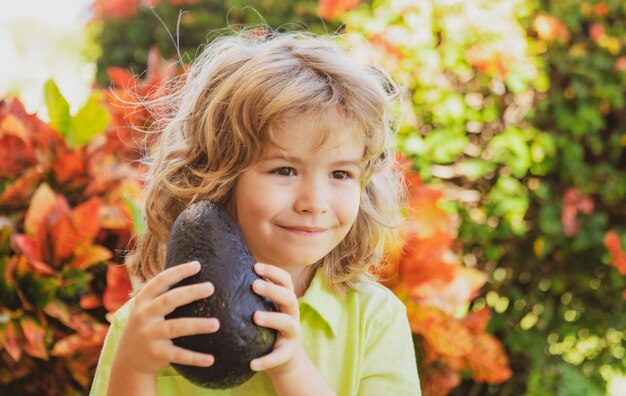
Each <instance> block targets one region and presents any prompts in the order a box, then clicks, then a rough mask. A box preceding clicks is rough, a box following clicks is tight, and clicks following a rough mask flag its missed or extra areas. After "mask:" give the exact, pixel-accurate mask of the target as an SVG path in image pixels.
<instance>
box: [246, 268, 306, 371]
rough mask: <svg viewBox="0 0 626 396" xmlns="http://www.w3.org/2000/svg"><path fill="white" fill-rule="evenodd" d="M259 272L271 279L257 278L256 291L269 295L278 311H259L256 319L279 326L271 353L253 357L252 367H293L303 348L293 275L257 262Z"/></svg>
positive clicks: (260, 322) (271, 325) (286, 369)
mask: <svg viewBox="0 0 626 396" xmlns="http://www.w3.org/2000/svg"><path fill="white" fill-rule="evenodd" d="M254 269H255V271H256V273H257V274H259V275H260V276H262V277H264V278H266V279H268V280H269V282H268V281H264V280H261V279H258V280H256V281H254V283H253V284H252V288H253V290H254V292H255V293H257V294H258V295H260V296H264V297H267V298H269V299H270V300H272V301H273V302H274V304H276V306H277V308H278V311H279V312H266V311H257V312H256V313H255V314H254V322H255V323H256V324H257V325H259V326H262V327H267V328H270V329H275V330H278V338H276V342H275V343H274V349H273V350H272V352H270V353H269V354H267V355H265V356H263V357H260V358H257V359H254V360H253V361H252V362H250V368H251V369H252V370H254V371H266V372H267V373H268V374H269V375H272V374H282V373H285V372H288V371H289V370H291V369H292V368H293V367H294V366H295V365H296V362H297V360H298V359H299V358H301V357H302V353H304V350H303V349H302V348H301V346H300V309H299V307H298V299H297V298H296V294H295V292H294V288H293V282H292V280H291V275H289V273H288V272H287V271H285V270H283V269H281V268H278V267H275V266H273V265H268V264H261V263H257V264H255V266H254Z"/></svg>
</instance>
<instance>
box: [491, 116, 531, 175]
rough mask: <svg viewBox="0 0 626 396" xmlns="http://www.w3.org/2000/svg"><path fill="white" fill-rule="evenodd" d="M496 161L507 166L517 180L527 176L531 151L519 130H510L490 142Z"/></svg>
mask: <svg viewBox="0 0 626 396" xmlns="http://www.w3.org/2000/svg"><path fill="white" fill-rule="evenodd" d="M488 147H489V148H490V149H491V150H493V152H494V161H496V162H500V163H503V164H505V165H506V166H507V167H508V168H509V169H510V170H511V172H512V173H513V175H515V177H517V178H522V177H524V176H526V173H527V172H528V168H530V163H531V162H530V150H529V149H528V144H527V143H526V139H525V138H524V135H523V134H522V131H520V130H519V129H517V128H509V129H507V130H505V131H504V132H503V133H501V134H500V135H498V136H496V137H494V138H493V139H491V141H490V142H489V145H488Z"/></svg>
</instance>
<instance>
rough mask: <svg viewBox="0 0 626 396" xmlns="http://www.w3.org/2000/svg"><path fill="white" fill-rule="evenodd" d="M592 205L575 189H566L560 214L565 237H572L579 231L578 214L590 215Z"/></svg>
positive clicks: (587, 198)
mask: <svg viewBox="0 0 626 396" xmlns="http://www.w3.org/2000/svg"><path fill="white" fill-rule="evenodd" d="M593 208H594V204H593V201H592V200H591V198H589V197H584V196H583V195H582V194H581V193H580V191H579V190H578V189H576V188H568V189H567V190H565V194H564V196H563V211H562V212H561V222H562V223H563V231H564V233H565V236H567V237H570V238H572V237H574V236H576V235H577V234H578V232H579V231H580V223H579V222H578V218H577V217H578V212H582V213H584V214H587V215H589V214H591V213H592V212H593Z"/></svg>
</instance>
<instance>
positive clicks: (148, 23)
mask: <svg viewBox="0 0 626 396" xmlns="http://www.w3.org/2000/svg"><path fill="white" fill-rule="evenodd" d="M218 3H219V4H218ZM145 4H148V5H152V6H155V7H156V8H155V11H156V14H158V16H159V17H161V18H162V19H163V20H164V22H165V25H166V26H168V29H169V30H170V31H171V32H174V31H176V29H175V26H176V21H177V20H178V18H179V10H180V9H181V8H183V9H185V10H187V11H189V12H187V13H184V14H183V15H182V16H181V18H180V24H181V34H180V36H179V38H180V40H181V44H180V49H181V54H182V53H185V54H186V55H185V56H183V58H182V59H179V56H178V54H176V53H175V52H174V50H175V46H174V45H173V43H172V40H171V39H170V37H169V35H168V33H167V30H166V29H165V28H163V27H162V26H161V25H160V22H159V21H158V18H157V17H156V16H155V15H154V14H153V13H152V11H150V10H149V9H148V8H145ZM246 4H251V5H252V6H253V7H254V8H256V9H257V10H258V11H259V12H260V13H261V15H262V16H263V17H265V18H268V21H267V23H268V24H269V25H271V26H284V27H285V23H287V22H289V21H300V22H302V21H304V22H305V23H308V24H309V27H310V28H311V30H313V31H318V32H319V31H333V30H335V28H336V26H339V25H338V24H339V23H343V24H344V27H345V30H346V31H347V32H348V33H350V35H349V36H346V37H345V39H346V40H348V41H349V44H350V46H351V48H352V50H353V55H354V56H355V57H359V58H365V59H367V60H370V61H374V62H375V63H378V64H380V65H382V66H383V67H385V68H386V69H387V70H389V71H390V73H391V74H392V76H393V77H394V78H395V79H396V80H397V81H399V82H400V83H401V84H403V85H404V86H405V87H406V93H405V95H403V97H402V98H401V102H402V103H401V109H402V110H403V111H402V113H403V119H402V122H401V124H400V133H399V137H398V141H397V144H398V147H399V148H400V149H401V150H402V151H403V153H404V157H403V158H402V159H401V160H400V161H399V163H400V164H402V166H404V168H405V172H406V180H407V182H408V185H409V189H410V205H409V207H408V208H407V220H408V221H407V227H406V229H405V230H404V233H405V239H404V244H403V246H396V247H390V251H389V262H390V265H389V266H388V268H387V269H386V270H385V271H384V272H383V273H382V274H381V275H382V276H383V277H384V278H385V279H386V280H385V281H384V283H385V284H386V285H387V286H389V287H390V288H391V289H392V290H394V292H395V293H396V294H397V295H398V296H399V297H400V298H402V299H403V301H404V302H405V303H406V305H407V308H408V314H409V320H410V323H411V328H412V330H413V332H414V340H415V344H416V349H417V352H418V364H419V366H420V374H421V377H422V386H423V391H424V394H425V395H427V396H431V395H445V394H453V395H454V394H502V395H505V394H527V395H552V394H557V395H568V396H570V395H577V394H581V395H582V394H584V395H594V394H603V390H604V388H605V381H606V380H607V379H608V376H609V374H610V373H612V372H622V373H623V372H624V369H623V368H624V367H626V364H625V363H626V360H625V359H626V358H625V355H626V353H625V350H626V349H625V348H624V337H625V335H624V330H623V329H624V328H626V326H625V323H624V315H623V312H624V300H626V290H625V289H626V277H625V276H626V252H625V251H624V246H625V245H624V243H626V228H625V227H624V224H625V222H624V220H625V212H624V210H623V208H622V205H620V203H621V202H623V201H624V198H625V195H626V170H625V169H624V165H625V164H626V160H625V158H626V155H625V153H624V147H625V146H626V126H625V125H626V122H625V121H626V120H624V117H625V114H626V113H624V111H623V107H624V99H623V92H624V88H625V83H626V54H625V49H624V46H625V45H626V42H625V40H624V38H625V37H626V32H625V28H624V25H623V24H620V23H617V22H618V21H623V20H624V18H625V17H626V4H623V3H622V2H615V1H612V2H611V1H599V0H594V1H591V0H584V1H573V0H565V1H558V2H557V1H552V2H547V1H543V2H542V1H539V0H513V1H494V0H479V1H474V2H463V1H460V0H445V1H435V0H424V1H421V2H413V1H408V0H374V1H371V2H369V1H367V2H366V1H364V2H358V1H353V0H321V1H320V2H319V4H318V3H317V2H313V1H304V0H302V1H298V2H286V3H285V2H281V3H280V4H278V2H267V1H263V2H258V3H256V2H252V3H250V2H247V3H246ZM242 5H243V3H242V2H238V1H234V0H233V1H229V2H225V3H223V2H212V1H202V0H170V1H157V0H151V1H148V2H139V1H138V0H135V1H129V2H119V1H116V0H96V1H95V2H94V7H95V9H96V11H97V16H98V18H99V24H100V28H101V29H102V30H101V34H100V36H99V39H100V40H101V43H102V45H103V56H102V57H101V59H100V61H99V62H100V63H99V71H98V73H99V79H100V81H102V82H105V84H106V85H107V86H108V85H110V86H111V87H112V89H111V90H109V91H107V92H106V93H105V94H104V100H105V101H106V103H107V107H106V109H107V111H106V112H103V109H102V108H101V107H100V106H99V105H97V104H98V102H99V101H100V100H101V98H102V94H101V93H98V92H96V93H95V94H94V96H93V97H92V98H91V99H90V100H89V101H88V104H87V105H86V106H85V109H84V110H81V111H80V112H79V113H77V114H76V115H73V116H72V115H70V114H69V110H68V109H67V105H66V104H64V100H63V99H62V98H61V97H60V96H59V94H58V90H57V89H56V88H55V87H54V85H53V84H48V85H47V87H46V93H47V101H48V107H49V109H50V119H51V125H52V126H53V128H52V127H51V126H50V125H46V124H44V123H42V122H41V121H39V120H37V119H36V118H35V117H33V116H29V115H27V114H26V113H25V112H24V110H23V108H22V107H21V105H19V103H18V102H16V101H12V102H4V103H2V105H1V106H0V157H1V158H8V161H7V162H6V164H7V166H3V167H2V168H0V209H2V213H3V216H4V217H0V265H1V266H2V268H1V269H2V271H0V273H2V274H3V277H2V279H0V301H2V308H1V309H2V311H1V313H0V340H1V341H2V342H0V345H1V348H2V350H1V351H0V357H1V358H2V359H3V363H4V364H5V365H7V367H11V368H12V370H9V371H8V372H7V373H4V372H3V373H2V374H1V375H0V384H1V385H0V386H2V388H0V389H1V390H2V391H6V392H11V391H13V393H14V392H15V391H16V390H18V389H20V390H21V388H20V387H24V388H23V389H26V391H27V392H30V393H37V391H40V392H41V390H42V389H44V388H43V386H44V385H43V384H44V383H45V384H46V385H45V386H48V387H49V388H47V389H52V390H53V391H56V390H58V392H57V393H63V394H72V393H77V392H78V390H79V389H81V388H84V387H85V386H86V385H85V384H86V383H87V382H88V380H89V377H88V370H89V369H91V368H92V367H93V363H94V362H95V357H94V356H96V355H97V344H98V343H99V342H101V336H102V334H103V332H104V331H105V328H106V325H105V324H104V323H105V315H106V312H107V311H113V310H114V309H116V308H117V307H118V306H119V305H120V304H121V303H123V301H125V299H126V298H127V294H126V291H127V289H128V283H127V281H126V280H125V278H124V275H125V272H124V270H123V268H121V267H119V266H116V265H114V264H113V263H121V262H122V261H123V260H122V257H121V256H120V255H119V253H116V252H119V251H125V250H126V249H129V248H132V239H131V235H132V232H133V231H139V230H140V228H139V227H141V219H140V214H139V213H140V210H139V208H138V206H137V205H136V203H135V202H136V201H138V195H139V191H140V187H141V185H140V183H139V182H138V180H139V176H140V175H141V174H142V172H143V170H142V168H141V166H140V165H139V164H138V162H137V161H136V160H137V159H138V158H139V157H140V156H141V154H142V153H143V150H144V143H146V144H147V143H149V140H148V141H144V138H143V134H142V133H141V132H139V131H141V130H144V129H146V127H147V126H149V125H150V123H151V122H152V118H151V116H150V114H151V113H150V112H148V111H147V109H146V108H145V107H144V105H143V104H142V103H138V102H136V99H137V97H144V98H148V99H150V98H152V97H154V96H153V95H155V94H158V88H159V87H160V86H161V83H162V81H163V80H166V79H168V78H169V77H171V76H173V75H175V74H177V73H180V72H181V71H182V69H183V68H182V67H180V66H181V65H178V66H177V63H176V62H175V61H173V60H172V59H178V60H180V61H183V62H187V61H189V60H190V59H191V58H193V55H191V54H193V53H194V51H195V49H196V48H197V47H198V45H201V44H203V43H204V42H205V40H206V34H207V33H208V32H211V31H213V30H214V29H216V28H220V27H222V26H223V25H224V24H225V21H227V20H228V21H230V22H231V23H246V24H247V23H250V22H251V21H252V23H257V22H259V19H258V16H257V15H256V14H255V13H254V12H252V11H251V10H250V9H243V8H241V6H242ZM266 6H268V7H270V8H265V7H266ZM316 9H317V13H318V15H320V16H322V17H324V18H329V19H332V22H325V23H326V28H324V27H323V26H324V24H322V23H321V21H320V20H319V19H317V20H316V19H315V17H314V13H315V12H316V11H315V10H316ZM228 10H230V14H229V17H228V19H227V17H226V11H228ZM307 18H311V19H307ZM314 21H315V22H316V23H313V22H314ZM333 24H334V25H333ZM330 26H333V27H332V29H331V28H330ZM294 27H295V26H294ZM286 28H290V26H286ZM113 49H115V50H113ZM173 49H174V50H173ZM161 54H163V55H161ZM163 58H165V59H167V60H164V59H163ZM146 62H147V63H146ZM146 65H147V66H146ZM146 67H147V72H146V74H145V76H144V77H143V78H141V79H138V78H136V77H134V75H133V72H132V71H135V72H136V71H140V70H144V69H145V68H146ZM128 68H130V69H131V71H130V72H129V71H128ZM398 110H400V109H398ZM104 114H108V117H109V121H108V122H109V128H108V129H107V130H106V131H105V132H104V133H99V132H101V131H102V129H103V128H104V125H105V124H106V122H105V120H104V117H107V116H105V115H104ZM86 212H89V213H98V214H99V216H96V217H97V218H99V221H92V222H85V220H84V213H86ZM4 213H6V214H7V215H4ZM130 219H133V222H134V223H135V224H136V225H135V227H137V228H136V229H133V225H132V223H131V221H130ZM90 220H94V219H93V216H92V217H91V218H90ZM98 223H99V225H98V227H96V225H97V224H98ZM67 230H75V231H76V232H75V233H71V232H70V233H68V231H67ZM68 235H72V237H71V238H70V237H68ZM83 323H88V325H84V324H83ZM90 326H91V327H90ZM46 359H47V360H46ZM51 361H52V362H53V363H54V367H55V372H54V374H55V376H54V379H53V380H54V381H53V382H52V385H47V384H50V383H51V382H50V381H51V379H50V378H49V375H48V376H46V373H45V371H44V370H45V369H44V368H45V367H50V362H51ZM0 393H2V392H0ZM21 393H23V390H21Z"/></svg>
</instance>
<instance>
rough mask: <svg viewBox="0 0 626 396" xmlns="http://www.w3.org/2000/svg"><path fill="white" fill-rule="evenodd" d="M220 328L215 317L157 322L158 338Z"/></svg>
mask: <svg viewBox="0 0 626 396" xmlns="http://www.w3.org/2000/svg"><path fill="white" fill-rule="evenodd" d="M219 328H220V322H219V320H217V318H176V319H168V320H166V321H163V322H161V323H160V324H159V328H158V330H157V332H158V337H159V338H168V339H170V340H171V339H173V338H178V337H184V336H191V335H197V334H210V333H215V332H216V331H217V330H219Z"/></svg>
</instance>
